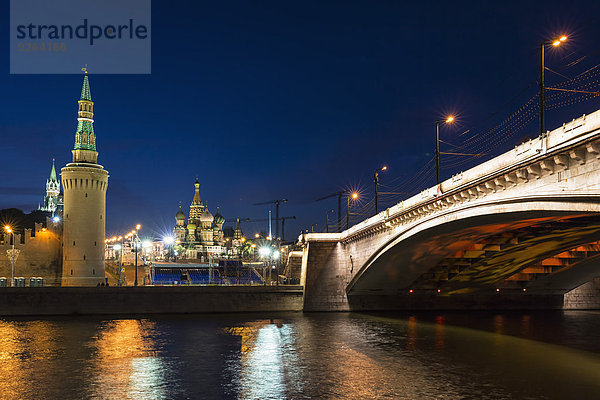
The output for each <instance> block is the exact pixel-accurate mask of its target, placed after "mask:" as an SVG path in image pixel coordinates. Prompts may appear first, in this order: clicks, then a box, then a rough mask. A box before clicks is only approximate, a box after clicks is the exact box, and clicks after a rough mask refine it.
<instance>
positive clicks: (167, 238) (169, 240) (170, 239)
mask: <svg viewBox="0 0 600 400" xmlns="http://www.w3.org/2000/svg"><path fill="white" fill-rule="evenodd" d="M163 243H164V244H166V245H167V246H172V245H173V244H174V243H175V238H174V237H173V236H165V237H164V238H163Z"/></svg>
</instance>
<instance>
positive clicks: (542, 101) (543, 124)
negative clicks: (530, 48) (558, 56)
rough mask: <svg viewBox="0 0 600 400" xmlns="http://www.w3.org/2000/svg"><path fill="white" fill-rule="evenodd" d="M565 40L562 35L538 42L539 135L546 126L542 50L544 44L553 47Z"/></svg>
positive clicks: (544, 65) (544, 66) (544, 46)
mask: <svg viewBox="0 0 600 400" xmlns="http://www.w3.org/2000/svg"><path fill="white" fill-rule="evenodd" d="M566 41H567V37H566V36H565V35H562V36H561V37H559V38H557V39H554V40H552V41H542V42H540V135H543V134H544V132H545V130H546V127H545V122H544V111H545V109H546V86H545V82H544V72H545V70H546V64H545V60H544V50H545V48H546V46H548V45H550V44H552V46H554V47H558V46H560V45H561V44H563V43H564V42H566Z"/></svg>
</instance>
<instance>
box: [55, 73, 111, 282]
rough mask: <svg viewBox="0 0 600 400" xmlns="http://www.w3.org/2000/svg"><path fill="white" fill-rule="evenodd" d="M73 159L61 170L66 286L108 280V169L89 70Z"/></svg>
mask: <svg viewBox="0 0 600 400" xmlns="http://www.w3.org/2000/svg"><path fill="white" fill-rule="evenodd" d="M72 153H73V162H72V163H69V164H67V165H66V166H65V167H64V168H62V170H61V181H62V187H63V192H64V198H63V201H64V209H63V271H62V285H63V286H96V285H97V284H98V283H101V282H104V236H105V226H106V225H105V219H106V189H107V187H108V171H106V170H105V169H104V167H102V166H101V165H98V164H97V159H98V152H97V150H96V134H95V133H94V103H93V102H92V95H91V91H90V83H89V79H88V75H87V71H85V76H84V77H83V86H82V89H81V98H80V100H79V102H78V110H77V131H76V132H75V145H74V147H73V151H72Z"/></svg>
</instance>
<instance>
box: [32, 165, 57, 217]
mask: <svg viewBox="0 0 600 400" xmlns="http://www.w3.org/2000/svg"><path fill="white" fill-rule="evenodd" d="M62 207H63V197H62V195H61V194H60V182H59V181H58V179H56V169H55V168H54V158H53V159H52V171H50V178H49V179H48V180H46V197H44V203H43V205H40V206H38V210H40V211H46V212H48V213H51V214H52V216H54V213H57V212H61V211H62Z"/></svg>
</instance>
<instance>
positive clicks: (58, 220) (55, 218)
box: [52, 215, 60, 222]
mask: <svg viewBox="0 0 600 400" xmlns="http://www.w3.org/2000/svg"><path fill="white" fill-rule="evenodd" d="M52 222H60V217H59V216H58V215H55V216H54V217H52Z"/></svg>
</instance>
